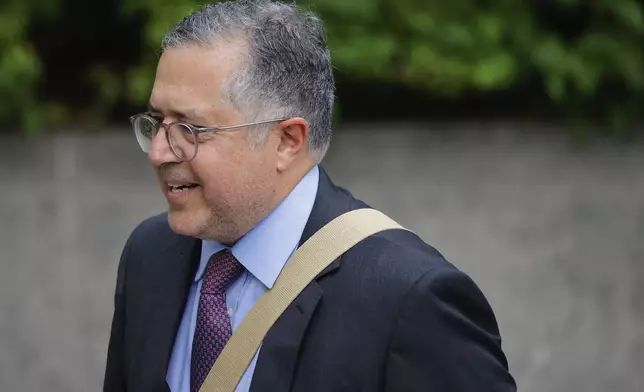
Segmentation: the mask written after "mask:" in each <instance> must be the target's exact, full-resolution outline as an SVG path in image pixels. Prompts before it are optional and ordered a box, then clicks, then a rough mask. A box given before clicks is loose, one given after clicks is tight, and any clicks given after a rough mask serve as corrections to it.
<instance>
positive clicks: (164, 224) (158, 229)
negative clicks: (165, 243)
mask: <svg viewBox="0 0 644 392" xmlns="http://www.w3.org/2000/svg"><path fill="white" fill-rule="evenodd" d="M173 234H174V232H173V231H172V230H171V229H170V225H169V224H168V213H167V212H163V213H160V214H157V215H154V216H151V217H149V218H146V219H145V220H143V221H141V222H140V223H139V224H138V225H136V227H135V228H134V230H132V232H131V233H130V236H129V238H130V239H129V240H130V241H131V242H135V243H136V242H139V241H141V240H146V239H149V238H158V237H159V236H160V235H162V236H163V235H173ZM175 235H176V234H175Z"/></svg>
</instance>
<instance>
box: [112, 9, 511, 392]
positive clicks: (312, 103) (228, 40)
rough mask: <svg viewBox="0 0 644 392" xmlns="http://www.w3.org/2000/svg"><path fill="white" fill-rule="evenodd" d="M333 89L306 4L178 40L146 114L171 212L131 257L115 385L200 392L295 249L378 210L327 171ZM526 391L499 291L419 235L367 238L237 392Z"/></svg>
mask: <svg viewBox="0 0 644 392" xmlns="http://www.w3.org/2000/svg"><path fill="white" fill-rule="evenodd" d="M333 94H334V81H333V76H332V68H331V61H330V55H329V51H328V49H327V47H326V44H325V42H324V39H323V29H322V25H321V22H320V21H319V20H318V19H317V18H316V17H315V16H314V15H313V14H311V13H307V12H304V11H302V10H300V9H298V8H296V6H294V5H291V4H282V3H278V2H268V1H256V2H250V1H238V2H230V3H219V4H216V5H210V6H206V7H205V8H203V9H201V10H199V11H197V12H195V13H193V14H191V15H190V16H188V17H187V18H185V19H184V20H182V21H181V22H179V23H178V24H177V25H176V26H175V27H174V28H173V29H172V30H171V31H170V32H169V33H168V35H167V36H166V38H165V39H164V42H163V54H162V55H161V58H160V60H159V64H158V69H157V74H156V79H155V82H154V87H153V89H152V93H151V96H150V111H149V112H146V113H144V114H141V115H137V116H134V117H132V124H133V126H134V129H135V134H136V137H137V140H138V142H139V144H140V145H141V147H142V149H143V150H144V151H145V152H147V153H148V157H149V160H150V162H151V164H152V165H153V166H154V168H155V169H156V173H157V175H158V178H159V182H160V185H161V189H162V191H163V193H164V194H165V196H166V198H167V201H168V211H167V213H164V214H162V215H159V216H155V217H152V218H150V219H148V220H146V221H145V222H143V223H142V224H140V225H139V226H138V227H137V228H136V229H135V230H134V232H133V233H132V234H131V236H130V238H129V239H128V241H127V243H126V245H125V248H124V250H123V254H122V257H121V261H120V264H119V269H118V277H117V285H116V295H115V311H114V319H113V323H112V331H111V338H110V343H109V351H108V358H107V370H106V375H105V383H104V390H105V391H109V392H116V391H135V392H148V391H150V392H152V391H172V392H191V391H197V390H198V389H199V387H200V385H201V383H202V382H203V380H204V378H205V377H206V374H207V373H208V370H209V369H210V367H211V366H212V364H213V363H214V361H215V360H216V358H217V355H218V354H219V353H220V352H221V350H222V349H223V346H224V345H225V343H226V341H227V340H228V338H230V335H231V334H232V333H233V332H234V331H235V329H236V328H237V327H238V326H239V324H240V322H241V321H242V320H243V319H244V317H245V315H246V314H247V313H248V311H249V310H250V309H251V308H252V307H253V305H254V304H255V302H256V301H257V300H258V298H259V297H260V296H261V295H262V294H263V293H264V292H265V291H266V290H269V289H271V287H272V286H273V284H274V283H275V280H276V278H277V276H278V275H279V273H280V271H281V270H282V268H283V267H284V265H285V263H286V261H287V260H288V258H289V257H290V255H291V254H292V253H293V252H294V251H295V249H296V248H297V247H298V246H299V245H301V244H302V243H303V242H304V241H306V240H307V239H308V238H309V237H311V236H312V235H313V234H314V233H315V232H316V231H317V230H318V229H320V228H321V227H322V226H324V225H325V224H326V223H328V222H329V221H331V220H332V219H334V218H335V217H337V216H339V215H341V214H343V213H345V212H347V211H350V210H354V209H357V208H363V207H366V205H365V204H364V203H363V202H361V201H359V200H356V199H355V198H353V197H352V196H351V195H350V194H349V193H348V192H347V191H345V190H343V189H340V188H338V187H336V186H335V185H333V183H332V182H331V180H330V179H329V177H328V176H327V174H326V173H325V172H324V170H323V169H322V168H321V167H320V166H319V165H318V164H319V162H320V161H321V160H322V158H323V156H324V154H325V152H326V151H327V148H328V147H329V142H330V136H331V117H332V116H331V110H332V106H333V98H334V97H333ZM365 137H369V135H365ZM515 389H516V387H515V383H514V380H513V378H512V377H511V375H510V374H509V372H508V365H507V362H506V358H505V356H504V354H503V351H502V349H501V339H500V336H499V331H498V327H497V323H496V320H495V317H494V315H493V312H492V310H491V309H490V307H489V305H488V303H487V302H486V299H485V298H484V296H483V294H482V293H481V292H480V291H479V289H478V288H477V286H476V285H475V284H474V283H473V282H472V280H470V279H469V278H468V277H467V276H466V275H465V274H464V273H462V272H460V271H459V270H457V269H456V268H455V267H453V266H452V265H451V264H449V263H448V262H447V261H446V260H445V259H444V258H443V257H442V256H441V255H440V254H439V253H438V252H437V251H436V250H435V249H433V248H432V247H430V246H429V245H427V244H425V243H423V242H422V241H421V239H419V238H418V237H417V236H415V235H414V234H412V233H410V232H406V231H403V230H390V231H385V232H382V233H380V234H377V235H374V236H372V237H369V238H367V239H366V240H364V241H362V242H360V243H359V244H358V245H356V246H355V247H354V248H352V249H351V250H349V251H348V252H347V253H345V254H344V255H343V256H342V257H340V258H339V259H337V260H335V261H334V262H333V263H332V264H331V266H329V267H328V268H327V269H326V270H325V271H324V272H323V273H321V274H320V275H319V276H318V277H317V278H316V279H315V280H314V281H313V282H311V283H310V284H309V285H308V286H307V287H306V289H305V290H304V291H303V292H302V293H301V294H300V295H299V296H298V297H297V298H296V300H295V301H294V302H293V303H292V304H291V305H290V307H289V308H288V309H287V310H286V311H285V312H284V313H283V314H282V315H281V317H280V318H279V319H278V321H277V322H276V323H275V324H274V325H273V327H272V328H271V329H270V331H269V332H268V334H267V335H266V336H265V338H264V340H263V343H262V345H261V347H260V349H259V351H258V353H257V354H256V355H255V358H254V359H253V361H252V362H251V364H250V366H249V367H248V368H247V369H246V372H245V374H244V376H243V378H242V379H241V381H240V383H239V385H238V387H237V391H248V390H250V391H253V392H286V391H299V392H315V391H320V392H322V391H325V392H327V391H334V392H339V391H391V392H394V391H396V392H397V391H433V392H442V391H451V392H456V391H477V392H484V391H514V390H515Z"/></svg>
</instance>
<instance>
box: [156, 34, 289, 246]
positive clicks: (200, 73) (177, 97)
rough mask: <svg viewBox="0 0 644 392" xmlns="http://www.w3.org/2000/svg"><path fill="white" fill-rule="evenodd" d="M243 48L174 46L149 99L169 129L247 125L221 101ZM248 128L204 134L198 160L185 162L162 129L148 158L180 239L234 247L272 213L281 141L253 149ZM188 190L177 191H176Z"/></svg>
mask: <svg viewBox="0 0 644 392" xmlns="http://www.w3.org/2000/svg"><path fill="white" fill-rule="evenodd" d="M244 50H245V47H244V46H243V45H239V43H235V42H228V43H222V44H219V45H216V46H215V47H213V48H206V47H202V46H198V45H190V46H186V47H180V48H170V49H168V50H167V51H165V52H164V53H163V55H162V56H161V59H160V60H159V64H158V67H157V74H156V79H155V81H154V87H153V89H152V94H151V97H150V104H151V106H152V108H153V110H154V111H156V112H158V113H160V114H162V115H163V116H164V123H170V122H173V121H184V122H187V123H190V124H193V125H196V126H200V127H215V126H226V125H237V124H243V123H244V122H248V119H246V118H243V117H242V116H241V115H240V114H239V113H238V112H237V111H236V110H234V108H233V107H232V106H230V105H229V104H228V103H226V102H224V100H222V98H221V85H222V82H223V81H224V80H225V79H226V78H227V77H228V76H229V75H230V72H231V71H234V70H235V69H238V68H239V67H240V64H241V61H242V58H241V55H242V54H243V53H244V52H243V51H244ZM245 132H249V130H247V129H246V128H239V129H235V130H229V131H223V132H214V133H203V134H201V135H200V136H199V143H198V152H197V156H196V157H195V158H194V159H193V160H192V161H190V162H181V161H180V160H179V159H178V158H177V157H176V156H175V155H174V154H173V152H172V150H171V149H170V146H169V145H168V143H167V140H166V137H165V130H164V129H163V128H161V129H160V130H159V133H158V134H157V135H156V136H155V137H154V139H153V141H152V146H151V148H150V151H149V153H148V158H149V161H150V163H152V165H153V166H154V168H155V170H156V172H157V175H158V178H159V182H160V185H161V190H162V191H163V192H164V194H165V196H166V198H167V200H168V206H169V207H168V216H169V224H170V227H171V228H172V230H174V231H175V232H177V233H179V234H183V235H187V236H192V237H197V238H202V239H214V240H218V241H220V242H223V243H232V242H234V241H236V240H237V239H239V238H240V237H241V236H242V235H244V234H245V233H246V232H247V231H248V230H250V229H251V228H252V226H253V225H254V224H255V223H256V222H257V220H259V219H261V218H262V217H263V216H264V215H265V214H266V213H268V211H266V209H267V206H268V205H269V204H270V198H271V197H272V195H273V194H274V193H275V189H274V187H275V184H276V179H277V177H276V176H277V170H276V154H275V153H274V151H275V150H276V144H275V143H277V142H276V140H275V138H273V137H272V136H271V137H269V139H268V141H267V142H266V144H265V145H264V146H262V147H257V148H251V147H250V146H249V145H248V142H247V139H246V134H245ZM172 184H175V185H190V187H189V188H187V189H185V190H182V191H179V192H177V191H176V190H173V189H172V188H171V186H170V185H172Z"/></svg>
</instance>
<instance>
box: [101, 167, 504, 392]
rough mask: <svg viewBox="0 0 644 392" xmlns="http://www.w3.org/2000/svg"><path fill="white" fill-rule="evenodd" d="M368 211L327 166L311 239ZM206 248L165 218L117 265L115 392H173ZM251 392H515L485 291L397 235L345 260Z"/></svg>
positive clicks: (112, 349)
mask: <svg viewBox="0 0 644 392" xmlns="http://www.w3.org/2000/svg"><path fill="white" fill-rule="evenodd" d="M364 207H367V205H366V204H364V203H363V202H361V201H359V200H357V199H355V198H354V197H352V196H351V194H350V193H349V192H347V191H346V190H344V189H341V188H339V187H336V186H335V185H334V184H333V183H332V182H331V180H330V179H329V177H328V176H327V175H326V173H325V172H324V171H323V170H320V184H319V188H318V194H317V197H316V201H315V204H314V206H313V210H312V212H311V216H310V217H309V221H308V223H307V225H306V228H305V230H304V233H303V235H302V239H301V242H304V241H305V240H306V239H308V238H309V237H310V236H311V235H313V234H314V233H315V232H316V231H317V230H318V229H320V228H321V227H322V226H323V225H324V224H326V223H327V222H329V221H331V220H332V219H333V218H335V217H337V216H339V215H341V214H342V213H344V212H347V211H350V210H353V209H357V208H364ZM200 247H201V241H199V240H196V239H194V238H189V237H183V236H179V235H177V234H175V233H174V232H172V231H171V230H170V228H169V226H168V223H167V216H166V215H165V214H161V215H158V216H155V217H152V218H150V219H148V220H146V221H144V222H143V223H141V224H140V225H139V226H138V227H137V228H136V229H135V230H134V231H133V233H132V234H131V236H130V237H129V239H128V241H127V243H126V245H125V248H124V250H123V254H122V257H121V261H120V264H119V269H118V276H117V282H116V290H115V309H114V318H113V322H112V330H111V337H110V342H109V349H108V355H107V368H106V373H105V381H104V392H121V391H128V392H168V391H169V388H168V386H167V383H166V381H165V378H166V372H167V367H168V361H169V359H170V354H171V351H172V347H173V342H174V338H175V335H176V333H177V329H178V327H179V323H180V319H181V315H182V313H183V309H184V307H185V305H186V299H187V296H188V290H189V288H190V282H191V281H192V279H193V277H194V274H195V270H196V267H197V265H198V263H199V255H200ZM251 391H252V392H287V391H296V392H344V391H347V392H349V391H351V392H353V391H364V392H372V391H373V392H377V391H386V392H404V391H429V392H488V391H489V392H491V391H495V392H509V391H516V385H515V382H514V379H513V378H512V376H511V375H510V373H509V371H508V364H507V360H506V357H505V355H504V353H503V351H502V348H501V338H500V334H499V330H498V326H497V322H496V319H495V316H494V314H493V311H492V309H491V308H490V305H489V304H488V302H487V300H486V299H485V297H484V295H483V294H482V293H481V291H480V290H479V288H478V287H477V285H476V284H475V283H474V282H473V281H472V280H471V279H470V278H469V277H468V276H467V275H466V274H465V273H463V272H461V271H459V270H458V269H457V268H455V267H454V266H453V265H452V264H450V263H449V262H447V261H446V260H445V259H444V258H443V256H442V255H441V254H440V253H439V252H438V251H436V250H435V249H434V248H433V247H431V246H429V245H427V244H426V243H424V242H423V241H422V240H421V239H420V238H418V237H417V236H416V235H414V234H412V233H410V232H407V231H403V230H390V231H385V232H382V233H380V234H377V235H374V236H372V237H370V238H368V239H366V240H364V241H362V242H360V243H359V244H358V245H356V246H355V247H354V248H352V249H351V250H349V251H348V252H347V253H345V254H344V255H343V256H341V257H340V258H338V259H337V260H335V261H334V262H333V263H332V264H331V265H330V266H329V267H328V268H327V269H326V270H324V271H323V272H322V273H321V274H320V275H319V276H318V277H317V278H316V279H315V280H314V281H313V282H311V284H309V285H308V286H307V287H306V289H305V290H304V291H303V292H302V293H301V294H300V295H299V296H298V297H297V299H296V300H295V301H294V302H293V303H292V304H291V305H290V307H289V308H288V309H287V310H286V311H285V312H284V313H283V314H282V316H281V317H280V318H279V320H278V321H277V322H276V324H275V325H274V326H273V327H272V328H271V330H270V331H269V333H268V334H267V336H266V337H265V339H264V342H263V345H262V349H261V351H260V354H259V358H258V361H257V367H256V368H255V373H254V375H253V380H252V383H251Z"/></svg>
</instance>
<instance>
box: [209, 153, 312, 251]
mask: <svg viewBox="0 0 644 392" xmlns="http://www.w3.org/2000/svg"><path fill="white" fill-rule="evenodd" d="M316 164H317V162H316V161H313V160H311V161H308V162H301V164H299V165H297V166H295V165H294V166H292V167H290V168H289V169H288V170H285V171H283V172H280V173H279V175H278V177H277V178H278V180H277V181H276V185H275V187H274V188H273V192H272V196H271V197H269V198H267V199H268V200H267V202H266V203H265V204H264V206H263V208H261V209H259V210H258V211H257V212H258V214H257V216H256V217H255V219H252V220H251V221H249V222H248V223H249V225H247V227H245V229H244V230H243V234H242V233H240V235H237V236H235V239H232V238H231V239H227V240H224V241H222V240H223V239H219V241H220V242H221V243H222V244H224V245H226V246H231V247H232V246H234V245H235V244H236V243H237V242H238V241H239V240H240V239H241V238H242V237H243V236H244V235H246V234H247V233H248V232H249V231H250V230H252V229H253V228H254V227H255V226H257V225H258V224H259V222H261V221H262V220H263V219H264V218H266V217H267V216H268V215H269V214H270V213H271V212H273V210H275V208H277V206H278V205H279V204H280V203H281V202H282V201H284V199H286V197H288V195H289V194H290V193H291V192H292V191H293V189H294V188H295V187H296V186H297V184H299V183H300V181H301V180H302V178H304V176H306V174H307V173H308V172H309V171H310V170H311V169H312V168H313V167H314V166H315V165H316Z"/></svg>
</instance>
